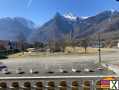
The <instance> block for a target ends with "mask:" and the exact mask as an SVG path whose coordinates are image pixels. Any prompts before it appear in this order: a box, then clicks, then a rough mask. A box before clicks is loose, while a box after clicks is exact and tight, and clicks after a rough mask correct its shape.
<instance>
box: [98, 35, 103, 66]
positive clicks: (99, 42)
mask: <svg viewBox="0 0 119 90" xmlns="http://www.w3.org/2000/svg"><path fill="white" fill-rule="evenodd" d="M98 44H99V46H98V52H99V53H98V54H99V64H100V65H101V62H102V61H101V38H100V33H98Z"/></svg>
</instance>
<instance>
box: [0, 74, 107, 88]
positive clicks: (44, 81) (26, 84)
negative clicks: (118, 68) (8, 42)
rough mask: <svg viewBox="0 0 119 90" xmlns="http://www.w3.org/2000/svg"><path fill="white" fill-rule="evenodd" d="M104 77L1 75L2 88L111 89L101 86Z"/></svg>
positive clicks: (0, 85)
mask: <svg viewBox="0 0 119 90" xmlns="http://www.w3.org/2000/svg"><path fill="white" fill-rule="evenodd" d="M103 77H104V76H98V77H96V76H46V77H45V76H42V77H0V90H109V89H101V88H100V80H101V79H102V78H103Z"/></svg>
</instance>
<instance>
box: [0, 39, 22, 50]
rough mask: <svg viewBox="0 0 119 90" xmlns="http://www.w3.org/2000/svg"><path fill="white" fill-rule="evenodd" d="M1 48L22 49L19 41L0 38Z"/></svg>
mask: <svg viewBox="0 0 119 90" xmlns="http://www.w3.org/2000/svg"><path fill="white" fill-rule="evenodd" d="M1 49H6V50H9V49H19V50H21V49H22V44H21V43H20V42H15V41H9V40H0V50H1Z"/></svg>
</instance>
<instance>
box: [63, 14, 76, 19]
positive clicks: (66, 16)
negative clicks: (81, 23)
mask: <svg viewBox="0 0 119 90" xmlns="http://www.w3.org/2000/svg"><path fill="white" fill-rule="evenodd" d="M63 16H64V17H65V18H67V19H70V20H76V19H77V17H76V16H74V15H73V14H72V13H67V14H64V15H63Z"/></svg>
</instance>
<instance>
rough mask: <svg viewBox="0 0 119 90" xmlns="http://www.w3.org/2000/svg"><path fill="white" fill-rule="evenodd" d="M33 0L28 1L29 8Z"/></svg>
mask: <svg viewBox="0 0 119 90" xmlns="http://www.w3.org/2000/svg"><path fill="white" fill-rule="evenodd" d="M32 1H33V0H29V1H28V3H27V8H29V7H30V6H31V4H32Z"/></svg>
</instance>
